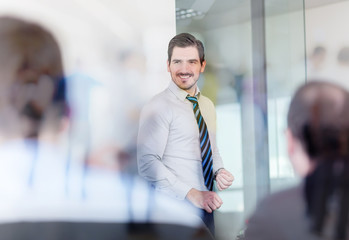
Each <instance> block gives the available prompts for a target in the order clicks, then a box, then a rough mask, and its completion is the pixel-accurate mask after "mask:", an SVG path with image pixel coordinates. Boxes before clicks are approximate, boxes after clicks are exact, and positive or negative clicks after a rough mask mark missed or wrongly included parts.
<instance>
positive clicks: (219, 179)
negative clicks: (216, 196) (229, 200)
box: [216, 168, 234, 191]
mask: <svg viewBox="0 0 349 240" xmlns="http://www.w3.org/2000/svg"><path fill="white" fill-rule="evenodd" d="M233 181H234V176H233V175H232V174H231V173H230V172H229V171H227V170H225V169H224V168H222V169H220V170H219V171H218V173H217V175H216V183H217V188H218V190H219V191H222V190H224V189H226V188H228V187H229V186H230V185H231V184H232V183H233Z"/></svg>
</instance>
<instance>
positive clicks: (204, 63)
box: [200, 60, 206, 72]
mask: <svg viewBox="0 0 349 240" xmlns="http://www.w3.org/2000/svg"><path fill="white" fill-rule="evenodd" d="M205 67H206V61H205V60H204V61H202V63H201V69H200V72H204V71H205Z"/></svg>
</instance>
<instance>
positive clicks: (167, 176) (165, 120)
mask: <svg viewBox="0 0 349 240" xmlns="http://www.w3.org/2000/svg"><path fill="white" fill-rule="evenodd" d="M171 118H172V114H171V111H170V110H169V108H168V107H167V108H164V107H161V106H154V105H150V106H146V107H145V108H144V109H143V111H142V114H141V118H140V125H139V132H138V146H137V161H138V171H139V174H140V175H141V176H142V177H143V178H145V179H146V180H147V181H149V182H151V183H152V184H153V185H154V186H155V188H156V189H158V190H160V191H162V192H165V193H166V194H168V195H170V196H172V197H175V198H177V199H184V198H185V197H186V195H187V193H188V192H189V190H190V189H191V187H190V186H188V185H187V184H185V183H183V182H182V181H180V180H178V178H177V177H176V175H175V174H174V173H173V172H171V171H170V169H168V168H167V167H166V166H165V165H164V163H163V162H162V157H163V154H164V151H165V148H166V144H167V139H168V135H169V131H170V123H171Z"/></svg>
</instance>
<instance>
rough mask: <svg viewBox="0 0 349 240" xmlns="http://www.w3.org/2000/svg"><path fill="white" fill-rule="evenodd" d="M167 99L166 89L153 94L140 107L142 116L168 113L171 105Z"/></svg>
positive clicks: (166, 114)
mask: <svg viewBox="0 0 349 240" xmlns="http://www.w3.org/2000/svg"><path fill="white" fill-rule="evenodd" d="M170 101H171V100H170V99H169V93H168V89H165V90H163V91H162V92H160V93H158V94H156V95H155V96H153V97H152V98H151V99H150V100H149V101H148V102H146V103H145V105H144V106H143V108H142V113H141V115H142V116H149V115H150V116H153V117H154V116H157V115H161V116H162V115H165V116H168V115H169V114H170V110H171V107H169V105H170Z"/></svg>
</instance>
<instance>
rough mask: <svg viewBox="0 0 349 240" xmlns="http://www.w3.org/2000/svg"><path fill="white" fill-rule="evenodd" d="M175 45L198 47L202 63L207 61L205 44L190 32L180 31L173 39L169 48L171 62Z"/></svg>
mask: <svg viewBox="0 0 349 240" xmlns="http://www.w3.org/2000/svg"><path fill="white" fill-rule="evenodd" d="M174 47H181V48H185V47H196V49H197V50H198V52H199V58H200V63H201V64H202V63H203V62H204V61H205V49H204V45H203V44H202V42H201V41H200V40H198V39H196V38H195V37H194V36H193V35H191V34H190V33H180V34H178V35H176V36H174V37H173V38H172V39H171V41H170V42H169V44H168V50H167V55H168V62H171V58H172V53H173V49H174Z"/></svg>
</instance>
